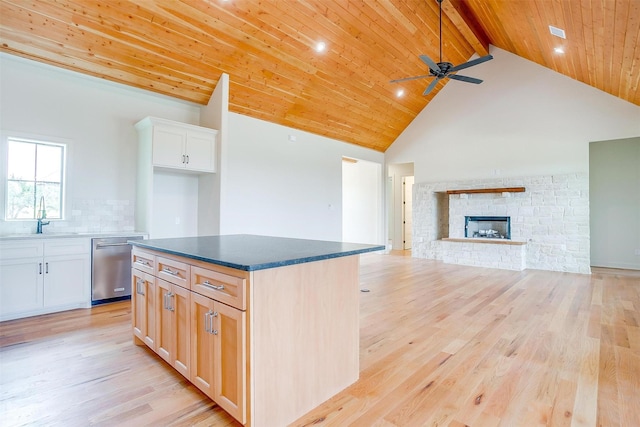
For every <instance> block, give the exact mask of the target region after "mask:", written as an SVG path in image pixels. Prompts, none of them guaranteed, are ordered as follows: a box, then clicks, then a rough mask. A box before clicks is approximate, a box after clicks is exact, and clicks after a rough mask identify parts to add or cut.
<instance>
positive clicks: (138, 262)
mask: <svg viewBox="0 0 640 427" xmlns="http://www.w3.org/2000/svg"><path fill="white" fill-rule="evenodd" d="M136 264H140V265H144V266H147V265H149V263H148V262H147V261H144V260H139V259H137V260H136Z"/></svg>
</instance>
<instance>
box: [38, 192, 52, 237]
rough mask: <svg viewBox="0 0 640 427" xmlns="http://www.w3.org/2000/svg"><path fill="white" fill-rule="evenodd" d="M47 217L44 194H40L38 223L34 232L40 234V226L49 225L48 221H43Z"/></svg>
mask: <svg viewBox="0 0 640 427" xmlns="http://www.w3.org/2000/svg"><path fill="white" fill-rule="evenodd" d="M46 217H47V210H46V209H45V207H44V196H40V209H38V218H37V219H38V225H37V226H36V234H42V226H43V225H49V222H50V221H43V219H45V218H46Z"/></svg>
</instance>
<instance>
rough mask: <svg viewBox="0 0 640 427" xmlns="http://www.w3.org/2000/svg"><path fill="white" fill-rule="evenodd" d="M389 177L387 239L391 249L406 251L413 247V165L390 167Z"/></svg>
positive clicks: (398, 164)
mask: <svg viewBox="0 0 640 427" xmlns="http://www.w3.org/2000/svg"><path fill="white" fill-rule="evenodd" d="M387 177H388V186H387V200H388V201H389V203H388V205H387V218H388V219H389V227H388V236H387V239H388V242H389V246H390V249H394V250H404V249H405V247H409V248H410V247H411V246H412V245H413V241H412V238H411V233H412V228H413V227H412V226H413V196H412V194H413V185H414V175H413V163H396V164H392V165H388V169H387ZM407 202H408V203H407ZM405 243H407V245H405Z"/></svg>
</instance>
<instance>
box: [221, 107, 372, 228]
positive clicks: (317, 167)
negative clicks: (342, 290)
mask: <svg viewBox="0 0 640 427" xmlns="http://www.w3.org/2000/svg"><path fill="white" fill-rule="evenodd" d="M289 135H293V136H294V137H295V138H296V141H290V140H289ZM226 151H227V152H226V156H225V161H226V170H225V171H223V173H224V174H225V180H226V183H225V184H224V185H225V188H224V191H225V192H226V197H225V199H223V202H222V206H221V229H220V232H221V233H222V234H235V233H250V234H262V235H273V236H282V237H295V238H307V239H319V240H341V237H342V157H343V156H347V157H353V158H358V159H363V160H368V161H372V162H376V163H379V164H383V163H384V155H383V154H382V153H380V152H377V151H373V150H368V149H365V148H362V147H358V146H356V145H351V144H345V143H343V142H340V141H336V140H333V139H330V138H325V137H322V136H318V135H314V134H310V133H307V132H303V131H298V130H293V129H291V128H288V127H285V126H280V125H276V124H273V123H269V122H265V121H262V120H257V119H253V118H250V117H247V116H242V115H239V114H235V113H230V114H229V135H228V146H227V150H226Z"/></svg>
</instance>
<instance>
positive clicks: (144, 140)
mask: <svg viewBox="0 0 640 427" xmlns="http://www.w3.org/2000/svg"><path fill="white" fill-rule="evenodd" d="M135 127H136V129H137V130H138V133H139V136H140V144H142V145H143V146H147V147H149V148H150V151H151V153H150V154H151V162H152V164H153V166H154V167H161V168H171V169H182V170H185V171H192V172H200V173H214V172H215V171H216V137H217V135H218V131H217V130H215V129H209V128H204V127H200V126H195V125H190V124H186V123H180V122H174V121H171V120H165V119H159V118H155V117H147V118H145V119H143V120H141V121H139V122H138V123H136V125H135Z"/></svg>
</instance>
